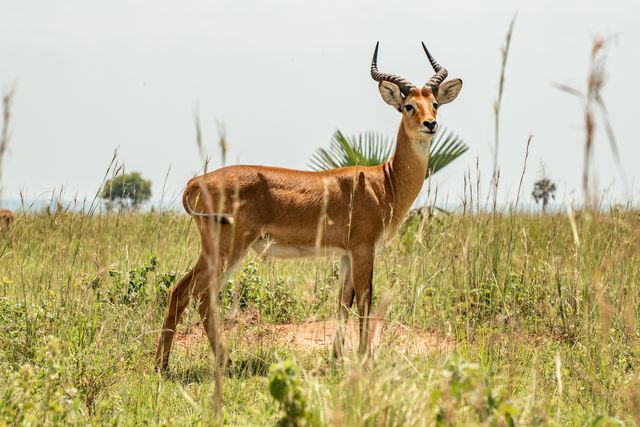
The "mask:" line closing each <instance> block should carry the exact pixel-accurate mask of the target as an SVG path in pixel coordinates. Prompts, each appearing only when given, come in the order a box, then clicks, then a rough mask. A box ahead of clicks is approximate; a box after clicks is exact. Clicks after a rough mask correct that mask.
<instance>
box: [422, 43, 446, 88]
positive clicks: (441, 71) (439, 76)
mask: <svg viewBox="0 0 640 427" xmlns="http://www.w3.org/2000/svg"><path fill="white" fill-rule="evenodd" d="M422 48H423V49H424V53H426V54H427V58H429V62H431V66H432V67H433V71H435V72H436V73H435V74H434V75H433V77H431V78H430V79H429V81H428V82H427V83H425V86H430V87H431V90H432V91H434V92H435V91H436V90H437V89H438V86H440V85H441V84H442V82H443V81H444V79H446V78H447V74H449V73H448V72H447V70H446V69H445V68H443V67H442V66H441V65H440V64H438V63H437V62H436V60H435V59H433V56H431V54H430V53H429V49H427V46H425V44H424V42H422Z"/></svg>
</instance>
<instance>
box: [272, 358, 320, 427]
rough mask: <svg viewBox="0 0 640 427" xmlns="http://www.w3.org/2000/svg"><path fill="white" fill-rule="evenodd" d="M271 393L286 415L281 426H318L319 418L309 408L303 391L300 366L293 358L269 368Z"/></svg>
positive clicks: (279, 422)
mask: <svg viewBox="0 0 640 427" xmlns="http://www.w3.org/2000/svg"><path fill="white" fill-rule="evenodd" d="M269 393H271V396H272V397H273V398H274V399H275V400H276V401H277V402H278V403H279V404H280V407H281V408H282V410H283V411H284V416H283V417H282V418H280V419H279V420H278V422H277V424H276V425H277V426H279V427H298V426H317V425H320V423H319V421H318V419H317V418H316V417H315V416H314V415H313V414H312V412H311V411H310V410H309V409H308V408H307V400H306V398H305V396H304V394H303V393H302V381H301V379H300V373H299V372H298V368H297V367H296V366H295V365H294V364H293V362H292V361H291V360H285V361H284V362H280V363H277V364H275V365H272V366H271V368H270V369H269Z"/></svg>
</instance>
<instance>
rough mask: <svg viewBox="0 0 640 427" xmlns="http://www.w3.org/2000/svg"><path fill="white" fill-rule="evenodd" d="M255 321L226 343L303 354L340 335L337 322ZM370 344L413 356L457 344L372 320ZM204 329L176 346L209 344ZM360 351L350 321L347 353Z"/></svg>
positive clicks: (234, 328)
mask: <svg viewBox="0 0 640 427" xmlns="http://www.w3.org/2000/svg"><path fill="white" fill-rule="evenodd" d="M251 320H252V319H249V320H248V321H247V319H243V320H240V321H239V322H237V323H235V324H233V325H231V324H226V325H225V332H224V334H225V339H227V340H236V341H239V342H240V343H246V344H249V345H256V344H262V345H265V344H270V345H275V346H285V345H288V346H292V347H295V348H296V349H298V350H301V351H315V350H320V349H325V348H327V347H328V348H331V346H333V340H334V337H335V333H336V324H337V322H336V320H324V321H317V322H308V323H300V324H285V325H271V324H264V323H263V324H254V323H253V322H252V321H251ZM369 328H370V329H369V340H370V342H371V346H372V348H373V349H375V348H378V347H390V348H394V349H396V350H402V351H403V352H407V353H410V354H419V353H425V352H429V351H438V352H451V351H452V350H453V345H454V344H453V340H451V339H450V338H447V337H445V336H441V335H439V334H436V333H434V332H430V331H426V330H421V329H418V328H413V327H409V326H405V325H402V324H400V323H397V322H387V321H383V320H371V321H370V323H369ZM206 340H207V337H206V334H205V332H204V328H202V326H201V325H200V324H199V323H198V324H195V325H191V326H188V327H187V330H186V331H178V333H176V336H175V344H176V345H177V346H179V347H192V346H195V345H199V344H200V343H202V342H203V341H204V342H206ZM357 348H358V321H357V319H350V321H349V322H348V324H347V329H346V332H345V350H346V351H353V350H355V349H357Z"/></svg>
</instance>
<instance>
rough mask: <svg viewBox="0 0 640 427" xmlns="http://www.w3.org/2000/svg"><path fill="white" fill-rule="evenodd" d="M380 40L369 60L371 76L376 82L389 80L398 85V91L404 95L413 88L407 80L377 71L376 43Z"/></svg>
mask: <svg viewBox="0 0 640 427" xmlns="http://www.w3.org/2000/svg"><path fill="white" fill-rule="evenodd" d="M379 44H380V42H376V49H375V50H374V51H373V59H372V60H371V77H373V80H375V81H377V82H382V81H385V82H390V83H394V84H396V85H398V87H399V88H400V92H402V94H403V95H404V96H407V95H409V93H410V92H411V89H413V88H415V86H414V85H412V84H411V83H410V82H409V81H408V80H405V79H403V78H402V77H400V76H396V75H395V74H386V73H381V72H379V71H378V45H379Z"/></svg>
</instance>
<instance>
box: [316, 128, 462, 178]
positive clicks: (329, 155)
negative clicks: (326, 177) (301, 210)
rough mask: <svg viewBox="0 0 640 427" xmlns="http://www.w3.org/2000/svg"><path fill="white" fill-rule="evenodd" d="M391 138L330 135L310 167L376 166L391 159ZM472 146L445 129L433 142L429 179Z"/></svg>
mask: <svg viewBox="0 0 640 427" xmlns="http://www.w3.org/2000/svg"><path fill="white" fill-rule="evenodd" d="M394 146H395V143H393V142H392V141H391V140H390V139H389V138H387V137H385V136H384V135H382V134H379V133H376V132H363V133H360V134H358V135H357V136H350V137H346V136H344V134H343V133H342V132H340V131H336V133H335V134H334V135H333V137H332V138H331V141H330V142H329V148H328V149H324V148H318V149H317V150H316V152H315V153H314V154H313V156H312V157H311V160H310V163H309V166H310V167H311V169H314V170H328V169H335V168H341V167H346V166H374V165H379V164H381V163H384V162H385V161H387V160H389V158H390V157H391V154H392V153H393V147H394ZM468 149H469V147H468V146H467V144H465V143H464V141H463V140H462V138H460V137H459V136H457V135H456V134H454V133H453V132H451V131H449V130H448V129H446V128H442V129H441V130H440V131H439V132H438V134H437V135H436V136H435V137H434V139H433V141H431V148H430V150H429V151H430V157H429V170H428V171H427V175H426V177H425V179H426V178H428V177H430V176H431V175H433V174H434V173H436V172H437V171H439V170H440V169H442V168H444V167H445V166H447V165H448V164H449V163H451V162H453V161H454V160H455V159H457V158H458V157H460V156H461V155H463V154H464V153H465V152H466V151H467V150H468Z"/></svg>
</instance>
